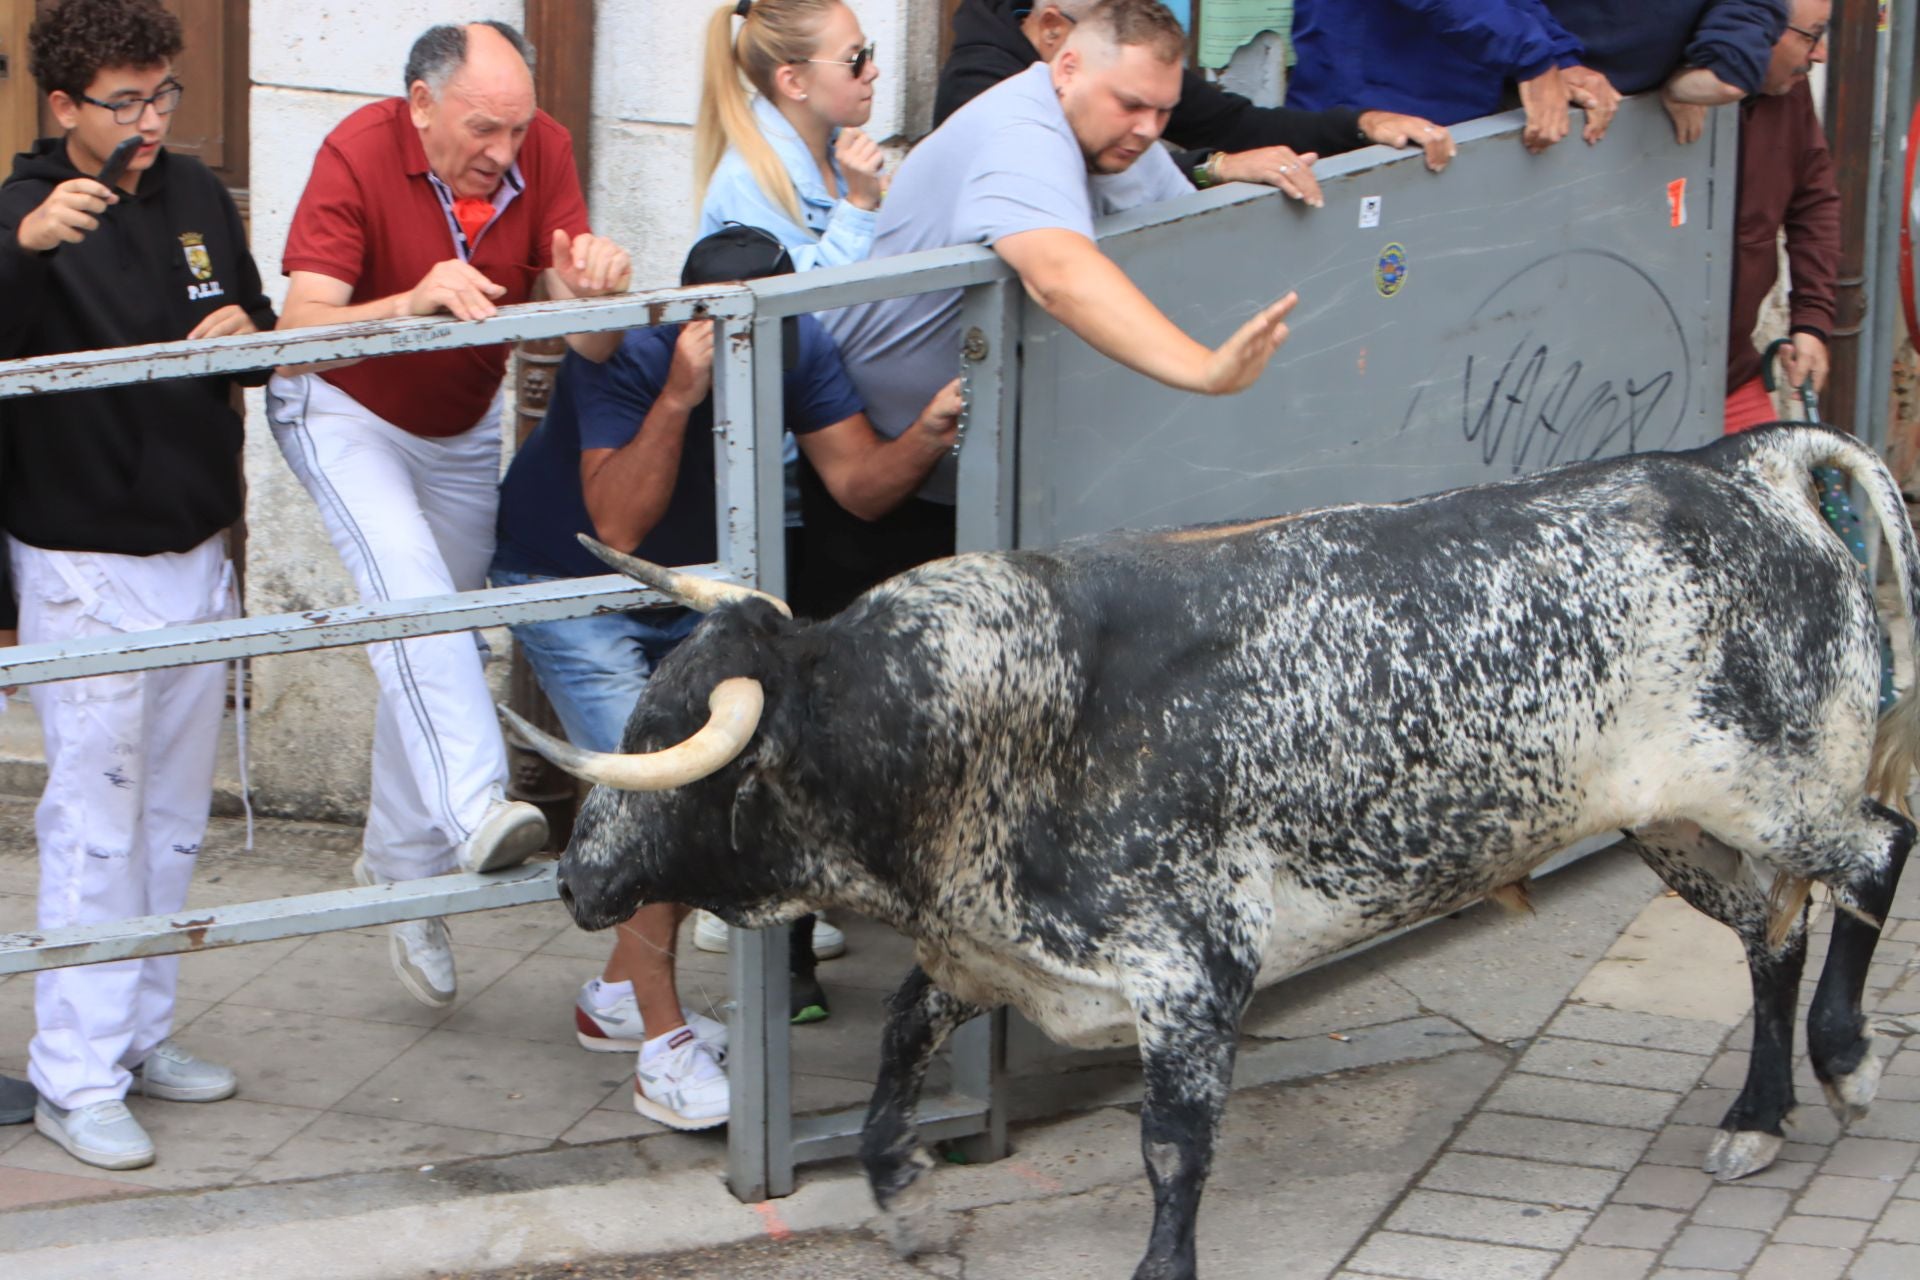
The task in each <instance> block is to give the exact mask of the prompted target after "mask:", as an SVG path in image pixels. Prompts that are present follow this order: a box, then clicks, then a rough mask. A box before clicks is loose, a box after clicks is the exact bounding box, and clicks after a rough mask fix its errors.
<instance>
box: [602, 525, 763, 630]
mask: <svg viewBox="0 0 1920 1280" xmlns="http://www.w3.org/2000/svg"><path fill="white" fill-rule="evenodd" d="M575 536H576V537H578V538H579V539H580V544H581V545H582V546H584V547H585V548H586V549H587V550H589V551H591V552H593V554H595V555H596V556H599V557H600V558H601V559H602V560H604V561H606V562H607V564H608V566H609V567H611V568H614V569H618V570H619V571H620V572H621V573H624V574H626V575H627V576H628V577H629V578H632V579H633V580H634V581H635V582H638V583H640V584H642V585H644V586H649V587H652V588H653V589H654V590H655V591H658V592H659V593H660V594H661V595H663V596H671V597H672V598H673V599H674V600H676V601H678V602H679V603H681V604H683V605H685V606H687V608H689V609H692V610H694V611H695V612H697V613H711V612H713V610H715V609H717V608H719V607H720V606H721V605H723V604H728V603H730V602H732V601H735V600H765V601H766V602H767V603H768V604H770V605H772V606H773V607H774V608H776V609H778V610H779V611H780V612H782V613H784V614H786V615H787V616H788V617H789V618H791V617H792V616H793V610H792V609H789V608H788V607H787V602H786V601H785V600H782V599H781V598H780V597H779V596H774V595H768V594H767V593H766V592H764V591H757V590H755V589H754V588H752V587H743V586H741V585H740V584H739V583H737V582H716V581H715V580H714V579H712V578H702V577H699V576H698V575H696V574H691V573H681V572H680V571H679V570H678V569H667V568H663V567H662V566H660V565H657V564H654V563H653V562H652V561H651V560H642V559H641V558H640V557H639V556H630V555H628V554H627V553H626V552H624V551H615V550H614V549H613V548H612V547H610V546H608V545H607V544H606V543H604V542H601V541H599V540H597V539H595V538H594V537H592V536H591V535H589V534H584V533H582V534H576V535H575Z"/></svg>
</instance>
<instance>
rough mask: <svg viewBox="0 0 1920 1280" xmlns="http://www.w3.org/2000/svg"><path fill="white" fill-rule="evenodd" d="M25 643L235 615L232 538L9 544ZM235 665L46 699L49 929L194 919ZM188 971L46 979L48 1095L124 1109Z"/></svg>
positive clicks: (41, 1072) (89, 686) (37, 1078)
mask: <svg viewBox="0 0 1920 1280" xmlns="http://www.w3.org/2000/svg"><path fill="white" fill-rule="evenodd" d="M9 543H10V548H9V550H10V552H11V555H12V557H13V572H14V582H15V584H16V588H17V590H18V591H19V593H20V642H21V643H22V644H40V643H45V642H48V641H56V640H70V639H78V638H88V637H95V636H106V635H117V634H121V633H125V632H130V631H145V630H150V629H153V628H156V627H163V626H169V625H177V624H181V623H188V622H202V621H208V620H211V619H215V618H224V617H229V616H231V613H232V608H231V601H232V591H231V586H230V583H231V574H230V572H229V569H228V563H227V552H226V540H225V538H224V536H215V537H212V538H209V539H208V540H207V541H205V542H203V543H201V544H200V545H199V546H198V547H195V548H194V549H193V550H191V551H185V552H181V553H178V554H171V555H169V554H162V555H153V556H121V555H108V554H104V553H95V552H78V551H46V550H42V549H41V548H38V547H32V546H28V545H26V544H25V543H22V542H19V541H17V540H13V539H9ZM226 671H227V668H226V666H225V665H224V664H221V663H211V664H207V665H202V666H195V667H172V668H167V669H164V670H159V671H142V672H134V673H130V674H126V675H112V676H94V677H91V678H88V679H84V680H63V681H60V682H59V683H56V684H42V685H35V686H34V687H33V688H32V690H31V697H32V699H33V709H34V711H35V712H36V713H38V715H39V717H40V731H41V735H42V737H43V739H44V741H45V745H46V757H47V789H46V791H45V792H44V793H43V794H42V795H41V797H40V806H39V808H38V809H37V810H36V811H35V813H34V824H35V828H36V831H37V834H38V836H39V843H40V897H39V909H38V916H39V921H40V927H41V928H43V929H61V928H66V927H69V926H74V925H87V924H103V923H106V922H109V921H113V920H125V919H127V918H129V917H132V916H143V915H162V914H167V913H171V912H175V911H178V910H179V909H180V908H181V907H183V906H185V905H186V901H187V882H188V880H189V879H191V878H192V876H193V867H194V863H195V861H196V857H195V855H196V854H198V853H199V852H200V842H201V840H202V839H203V838H204V837H205V835H206V831H207V810H208V808H209V806H210V805H211V803H212V799H213V769H214V755H215V751H216V749H217V746H218V743H219V740H220V718H221V711H222V709H223V707H224V706H225V701H226V679H225V676H226ZM179 971H180V958H179V957H178V956H160V957H155V958H150V959H144V960H119V961H115V962H113V963H111V964H95V965H86V966H83V967H80V968H73V969H50V970H46V971H45V972H42V973H41V974H39V975H38V976H37V977H36V978H35V979H34V998H33V1011H34V1019H35V1022H36V1024H37V1030H36V1033H35V1035H34V1037H33V1043H32V1046H31V1047H30V1049H29V1051H28V1056H29V1060H30V1061H29V1069H30V1074H31V1076H32V1079H33V1083H34V1087H36V1088H37V1089H39V1090H40V1093H41V1096H42V1097H44V1098H46V1099H47V1100H48V1101H50V1102H52V1103H53V1104H54V1105H55V1106H59V1107H81V1106H87V1105H89V1104H91V1103H95V1102H102V1101H105V1100H108V1099H111V1098H119V1097H124V1096H125V1094H126V1092H127V1086H128V1085H129V1084H130V1083H131V1081H132V1077H131V1076H130V1075H129V1074H128V1072H127V1068H128V1067H129V1066H134V1065H137V1064H139V1063H140V1062H141V1060H143V1059H144V1058H145V1057H146V1056H147V1053H148V1052H149V1051H150V1050H151V1049H152V1048H153V1047H154V1046H155V1045H157V1044H159V1043H160V1042H161V1041H162V1040H164V1039H166V1038H167V1034H168V1032H169V1031H170V1030H171V1029H172V1026H173V993H174V987H175V984H176V982H177V980H178V977H179Z"/></svg>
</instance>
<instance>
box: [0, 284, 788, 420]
mask: <svg viewBox="0 0 1920 1280" xmlns="http://www.w3.org/2000/svg"><path fill="white" fill-rule="evenodd" d="M752 314H753V296H752V294H751V293H750V292H749V291H748V290H746V289H745V288H743V287H741V286H740V285H715V286H711V287H707V288H700V289H651V290H646V291H643V292H640V293H623V294H616V295H615V296H613V297H610V298H584V299H575V300H570V301H566V302H529V303H524V304H522V305H519V306H512V307H502V308H500V310H499V311H498V312H497V313H496V314H495V315H493V316H490V317H488V318H487V319H485V320H455V319H453V317H451V316H411V317H408V318H406V319H403V320H363V321H360V322H358V323H355V324H329V325H315V326H313V327H312V328H307V329H276V330H271V331H269V332H266V333H248V334H240V335H237V336H235V337H231V338H209V339H203V340H201V341H198V342H188V341H180V342H156V343H150V344H148V345H146V346H139V347H110V348H106V349H104V350H99V351H80V352H74V353H71V354H67V355H55V356H33V357H31V358H28V359H25V360H0V400H5V399H8V398H10V397H13V396H31V395H47V394H50V393H53V392H59V391H80V390H85V389H87V388H92V387H118V386H129V385H135V384H139V383H143V382H162V381H165V380H167V379H170V378H204V377H208V376H211V375H214V374H235V373H248V372H254V371H258V370H261V369H272V368H275V367H278V366H281V365H305V364H320V363H323V362H325V361H330V360H361V359H368V358H372V357H378V356H388V355H402V354H408V353H412V352H418V351H450V350H453V349H455V348H459V347H484V346H493V345H495V344H498V343H505V342H525V341H529V340H532V339H537V338H561V337H565V336H566V335H567V334H570V333H596V332H600V331H603V330H608V329H634V328H641V327H644V326H649V325H661V324H677V323H679V322H681V321H685V320H698V319H703V318H705V317H708V316H723V317H729V318H741V317H745V316H749V315H752Z"/></svg>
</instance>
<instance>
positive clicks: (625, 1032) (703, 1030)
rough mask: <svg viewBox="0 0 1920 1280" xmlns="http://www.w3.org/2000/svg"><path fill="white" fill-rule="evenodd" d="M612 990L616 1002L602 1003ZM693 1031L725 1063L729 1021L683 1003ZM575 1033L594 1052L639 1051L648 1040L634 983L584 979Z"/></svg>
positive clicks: (575, 1005) (577, 1000)
mask: <svg viewBox="0 0 1920 1280" xmlns="http://www.w3.org/2000/svg"><path fill="white" fill-rule="evenodd" d="M609 992H616V993H617V994H616V995H615V998H614V1000H613V1003H611V1004H602V1003H601V1001H602V1000H603V999H605V998H606V996H607V994H609ZM680 1016H681V1017H682V1018H684V1019H686V1023H687V1025H688V1026H689V1027H692V1028H693V1034H695V1035H696V1036H699V1037H700V1038H701V1039H702V1040H704V1041H706V1042H707V1047H708V1048H710V1049H712V1050H713V1056H714V1059H715V1060H716V1061H717V1062H719V1063H720V1064H721V1065H722V1066H725V1065H726V1061H727V1024H726V1023H724V1022H718V1021H715V1020H714V1019H712V1018H709V1017H707V1016H706V1015H705V1014H700V1013H695V1012H694V1011H693V1010H692V1009H689V1008H687V1006H685V1005H681V1006H680ZM573 1034H574V1038H575V1039H576V1040H578V1041H579V1042H580V1047H581V1048H582V1049H586V1050H589V1051H590V1052H593V1053H636V1052H638V1051H639V1049H640V1046H641V1045H642V1044H643V1043H645V1042H646V1039H647V1028H646V1024H645V1023H644V1022H642V1021H641V1018H640V1005H639V1004H638V1002H636V1001H635V1000H634V998H633V987H632V986H631V985H630V984H628V983H624V982H623V983H620V984H619V985H618V986H617V987H610V986H607V985H605V984H602V983H601V981H600V980H599V979H598V978H595V979H592V980H590V981H588V982H586V983H584V984H583V985H582V986H581V988H580V994H579V995H578V996H577V997H575V999H574V1002H573Z"/></svg>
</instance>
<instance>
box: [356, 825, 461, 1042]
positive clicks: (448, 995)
mask: <svg viewBox="0 0 1920 1280" xmlns="http://www.w3.org/2000/svg"><path fill="white" fill-rule="evenodd" d="M353 882H354V883H355V884H358V885H375V884H384V883H386V882H385V881H383V880H381V879H379V878H378V877H376V876H375V875H374V874H373V872H372V870H370V869H369V868H368V866H367V855H366V854H364V853H363V854H361V855H360V856H359V857H357V858H355V859H354V860H353ZM387 955H388V957H389V958H390V959H391V960H392V961H393V972H394V974H395V976H397V977H398V978H399V979H400V985H401V986H403V987H405V988H406V989H407V994H408V995H410V996H412V997H413V998H414V999H415V1000H418V1001H419V1002H420V1003H421V1004H424V1005H426V1006H427V1007H428V1008H430V1009H444V1008H446V1007H447V1006H448V1005H450V1004H452V1003H453V998H454V997H455V996H457V995H459V994H460V983H459V979H458V978H456V977H455V975H454V970H453V936H452V935H451V934H449V933H448V932H447V922H446V921H444V920H442V919H440V918H438V917H434V918H431V919H427V920H403V921H401V922H400V923H399V924H396V925H389V926H388V927H387Z"/></svg>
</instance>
